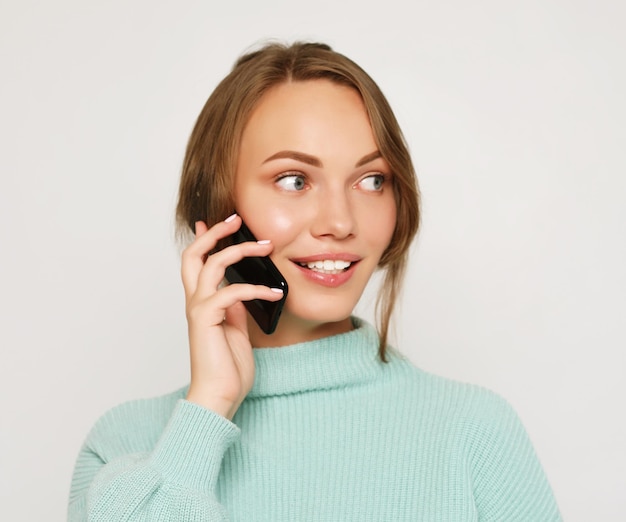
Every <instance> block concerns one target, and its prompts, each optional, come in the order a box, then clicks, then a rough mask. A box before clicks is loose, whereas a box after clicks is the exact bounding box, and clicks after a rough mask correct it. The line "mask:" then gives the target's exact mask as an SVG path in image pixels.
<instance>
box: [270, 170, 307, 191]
mask: <svg viewBox="0 0 626 522" xmlns="http://www.w3.org/2000/svg"><path fill="white" fill-rule="evenodd" d="M276 184H277V185H278V186H279V187H280V188H282V189H283V190H292V191H296V192H297V191H301V190H304V188H305V187H306V181H305V179H304V176H303V175H302V174H286V175H284V176H281V177H280V178H278V179H277V180H276Z"/></svg>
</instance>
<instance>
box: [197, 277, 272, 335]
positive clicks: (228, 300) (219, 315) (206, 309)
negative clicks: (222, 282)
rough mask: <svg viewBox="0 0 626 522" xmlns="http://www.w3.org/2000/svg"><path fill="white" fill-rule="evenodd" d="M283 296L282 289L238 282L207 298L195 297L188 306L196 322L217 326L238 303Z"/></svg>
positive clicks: (270, 299) (204, 325) (268, 299)
mask: <svg viewBox="0 0 626 522" xmlns="http://www.w3.org/2000/svg"><path fill="white" fill-rule="evenodd" d="M282 296H283V293H282V291H280V290H278V289H271V288H268V287H267V286H263V285H251V284H245V283H238V284H235V285H230V286H227V287H224V288H221V289H220V290H219V291H218V292H215V293H214V294H212V295H210V296H209V297H207V298H205V299H193V300H192V301H193V302H192V303H190V304H189V306H188V307H187V314H188V317H189V319H190V320H191V321H192V322H193V323H194V324H198V325H202V326H203V327H207V326H217V325H220V324H222V323H223V321H224V319H225V318H226V317H227V316H228V310H229V309H230V308H231V307H232V306H234V305H236V304H237V303H241V302H242V301H252V300H253V299H263V300H265V301H278V300H280V299H281V298H282ZM231 317H232V316H230V317H228V318H229V319H230V318H231ZM244 317H245V315H244ZM238 326H241V324H238Z"/></svg>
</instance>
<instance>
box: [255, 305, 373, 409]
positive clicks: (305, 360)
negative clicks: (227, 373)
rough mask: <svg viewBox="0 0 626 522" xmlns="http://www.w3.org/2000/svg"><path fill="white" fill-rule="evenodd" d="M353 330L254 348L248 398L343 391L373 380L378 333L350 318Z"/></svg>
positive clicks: (369, 326)
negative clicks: (339, 389) (317, 391)
mask: <svg viewBox="0 0 626 522" xmlns="http://www.w3.org/2000/svg"><path fill="white" fill-rule="evenodd" d="M352 324H353V325H354V329H353V330H351V331H349V332H346V333H342V334H339V335H333V336H330V337H324V338H322V339H317V340H315V341H309V342H304V343H298V344H293V345H290V346H282V347H277V348H255V349H254V350H253V353H254V361H255V364H256V373H255V379H254V385H253V387H252V390H251V391H250V393H249V394H248V397H249V398H260V397H270V396H275V395H289V394H294V393H303V392H307V391H312V390H323V389H332V388H344V387H348V386H354V385H357V384H359V383H364V382H367V381H370V380H372V379H373V378H375V376H376V375H377V373H378V372H380V371H381V369H382V366H383V363H382V362H381V361H380V358H379V357H378V343H379V340H378V334H377V332H376V330H375V328H374V327H373V326H372V325H370V324H369V323H367V322H365V321H363V320H362V319H359V318H356V317H353V318H352Z"/></svg>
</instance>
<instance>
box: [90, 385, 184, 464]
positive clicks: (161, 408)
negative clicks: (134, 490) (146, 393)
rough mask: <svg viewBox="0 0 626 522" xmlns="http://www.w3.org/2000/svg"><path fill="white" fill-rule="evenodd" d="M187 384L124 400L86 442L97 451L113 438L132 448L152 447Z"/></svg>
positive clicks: (93, 429) (109, 444)
mask: <svg viewBox="0 0 626 522" xmlns="http://www.w3.org/2000/svg"><path fill="white" fill-rule="evenodd" d="M185 393H186V388H181V389H178V390H176V391H173V392H171V393H168V394H166V395H161V396H158V397H151V398H142V399H135V400H130V401H126V402H123V403H121V404H118V405H117V406H114V407H113V408H111V409H109V410H108V411H106V412H105V413H104V414H103V415H101V416H100V418H99V419H98V420H97V421H96V423H95V424H94V426H93V428H92V429H91V431H90V432H89V435H88V436H87V441H86V445H88V446H90V447H91V448H92V449H94V450H96V451H97V452H98V453H101V451H98V450H104V449H105V446H106V447H110V446H111V443H112V442H113V441H117V442H118V443H119V445H121V446H126V445H127V446H129V448H127V449H128V450H131V451H132V452H142V451H149V450H150V449H151V448H152V447H153V446H154V444H155V443H156V441H157V440H158V438H159V436H160V435H161V433H162V432H163V429H164V428H165V426H166V425H167V423H168V421H169V419H170V417H171V415H172V412H173V411H174V408H175V407H176V404H177V403H178V402H179V400H180V399H184V397H185Z"/></svg>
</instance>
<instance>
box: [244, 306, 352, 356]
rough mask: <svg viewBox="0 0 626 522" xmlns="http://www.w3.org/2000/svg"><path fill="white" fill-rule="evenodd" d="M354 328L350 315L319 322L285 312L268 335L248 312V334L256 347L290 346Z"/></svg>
mask: <svg viewBox="0 0 626 522" xmlns="http://www.w3.org/2000/svg"><path fill="white" fill-rule="evenodd" d="M353 328H354V326H353V324H352V319H351V318H350V317H346V318H345V319H342V320H340V321H336V322H328V323H319V322H313V321H305V320H302V319H300V318H297V317H293V316H290V315H288V314H283V316H282V317H281V318H280V320H279V321H278V326H277V327H276V330H275V331H274V333H273V334H270V335H267V334H266V333H265V332H263V331H262V330H261V329H260V328H259V326H258V325H257V324H256V322H255V321H254V319H252V317H251V316H250V315H249V314H248V334H249V336H250V342H251V343H252V346H253V347H255V348H267V347H278V346H289V345H291V344H296V343H304V342H308V341H315V340H317V339H321V338H323V337H329V336H331V335H337V334H342V333H346V332H349V331H350V330H352V329H353Z"/></svg>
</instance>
